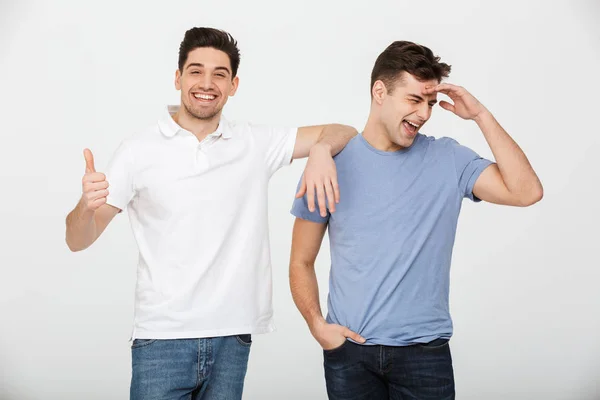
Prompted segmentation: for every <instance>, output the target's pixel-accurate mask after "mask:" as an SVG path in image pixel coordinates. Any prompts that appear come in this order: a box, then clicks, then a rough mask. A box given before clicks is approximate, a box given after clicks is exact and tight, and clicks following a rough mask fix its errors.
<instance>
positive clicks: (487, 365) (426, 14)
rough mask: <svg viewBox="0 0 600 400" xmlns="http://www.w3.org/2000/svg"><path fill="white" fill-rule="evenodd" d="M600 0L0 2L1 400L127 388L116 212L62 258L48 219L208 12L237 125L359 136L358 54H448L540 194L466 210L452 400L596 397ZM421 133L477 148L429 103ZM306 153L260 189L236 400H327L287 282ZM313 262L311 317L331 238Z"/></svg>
mask: <svg viewBox="0 0 600 400" xmlns="http://www.w3.org/2000/svg"><path fill="white" fill-rule="evenodd" d="M599 10H600V5H599V3H598V2H597V1H595V0H589V1H571V2H567V1H558V2H554V3H553V4H552V3H550V2H545V1H544V2H542V1H502V2H500V1H495V2H479V1H462V2H449V1H445V2H432V1H429V2H415V1H411V2H408V1H369V2H363V3H362V4H350V2H347V1H335V2H333V1H332V2H328V1H308V2H306V1H302V2H295V3H288V2H280V1H276V0H262V1H251V2H250V1H248V2H242V1H239V2H236V3H233V2H228V1H218V2H216V1H213V2H205V1H193V2H191V1H190V2H171V4H169V5H167V4H166V2H162V3H161V5H159V4H151V3H150V2H139V3H128V2H123V1H121V2H100V1H95V2H81V1H77V2H76V1H73V2H71V3H67V2H52V3H51V2H42V1H40V2H33V1H12V2H7V1H6V0H3V1H2V2H1V3H0V52H1V56H0V87H1V92H0V93H1V94H0V96H1V97H0V101H1V103H0V106H1V110H2V126H1V131H2V142H1V145H0V167H1V168H0V174H1V175H0V176H1V179H2V186H1V187H2V189H1V193H2V196H1V201H2V203H1V205H2V207H0V213H1V216H0V217H1V220H0V221H1V222H0V235H1V244H0V246H1V247H0V248H1V251H0V268H1V271H2V276H1V277H0V321H1V322H0V323H1V326H0V398H1V399H19V400H29V399H44V400H51V399H60V400H67V399H126V398H128V395H129V382H130V373H131V364H130V357H131V355H130V343H129V335H130V333H131V323H132V317H133V300H134V287H135V276H136V272H135V267H136V262H137V248H136V244H135V241H134V239H133V236H132V234H131V230H130V227H129V221H128V217H127V214H124V215H120V216H118V217H116V219H115V220H114V221H113V223H112V224H111V225H110V226H109V228H108V229H107V231H106V232H105V233H104V235H103V236H102V237H101V238H100V239H99V240H98V241H97V242H96V243H95V244H94V245H93V246H92V247H91V248H89V249H88V250H86V251H83V252H80V253H71V252H70V251H69V250H68V248H67V246H66V244H65V241H64V236H65V224H64V220H65V216H66V215H67V213H68V212H69V211H70V210H71V209H72V207H73V206H74V205H75V204H76V202H77V201H78V199H79V196H80V193H81V177H82V175H83V173H84V159H83V155H82V151H83V149H84V148H85V147H89V148H90V149H92V151H93V152H94V155H95V157H96V167H97V169H98V170H99V171H102V170H103V168H104V167H105V166H106V164H107V162H108V160H109V158H110V156H111V155H112V153H113V151H114V150H115V149H116V147H117V145H118V144H119V143H120V142H121V140H123V139H124V138H126V137H127V136H129V135H131V134H133V133H134V132H136V131H138V130H139V129H140V128H142V127H145V126H147V125H148V124H150V123H153V122H154V121H155V120H156V119H157V118H158V115H159V113H160V112H161V111H162V110H163V107H164V106H165V105H166V104H178V102H179V93H178V92H177V91H176V90H175V89H174V85H173V79H174V74H175V69H176V66H177V51H178V47H179V43H180V41H181V40H182V38H183V34H184V32H185V31H186V30H187V29H188V28H191V27H193V26H212V27H217V28H222V29H225V30H228V31H230V32H231V33H232V34H233V35H234V37H235V38H236V39H237V40H238V42H239V47H240V49H241V53H242V61H241V66H240V71H239V76H240V88H239V91H238V94H237V95H236V96H235V97H233V98H231V99H230V100H229V104H227V106H226V108H225V115H226V116H227V117H228V118H229V119H234V120H249V121H252V122H261V123H269V124H276V125H308V124H318V123H328V122H340V123H346V124H351V125H353V126H355V127H357V129H359V130H361V129H362V128H363V127H364V124H365V122H366V119H367V115H368V111H369V103H370V99H369V78H370V72H371V68H372V66H373V63H374V62H375V59H376V57H377V55H378V54H379V53H380V52H381V51H383V49H384V48H385V47H386V46H387V45H388V44H390V43H391V42H392V41H394V40H411V41H415V42H418V43H421V44H424V45H427V46H428V47H430V48H431V49H432V50H433V51H434V52H435V54H438V55H440V56H441V57H442V60H443V61H446V62H448V63H449V64H451V65H452V66H453V70H452V74H451V77H450V79H448V82H451V83H455V84H459V85H461V86H464V87H465V88H467V89H468V90H469V91H470V92H471V93H473V94H474V95H475V96H476V97H477V98H479V99H480V100H481V102H482V103H483V104H484V105H486V106H487V107H488V108H489V109H490V110H491V111H492V112H493V113H494V115H495V116H496V117H497V119H498V120H499V121H500V122H501V123H502V125H503V126H504V127H505V128H506V130H507V131H508V132H509V133H510V134H511V135H512V136H513V137H514V138H515V140H516V141H517V142H518V143H519V144H520V145H521V147H522V148H523V149H524V150H525V152H526V154H527V156H528V157H529V159H530V161H531V163H532V165H533V166H534V168H535V169H536V171H537V172H538V174H539V176H540V178H541V180H542V182H543V184H544V188H545V197H544V199H543V200H542V201H541V202H540V203H538V204H536V205H534V206H533V207H530V208H525V209H519V208H508V207H500V206H494V205H491V204H484V203H481V204H473V203H471V202H469V201H468V200H465V201H464V203H463V204H464V205H463V210H462V214H461V218H460V221H459V227H458V233H457V239H456V244H455V248H454V256H453V264H452V275H451V299H450V303H451V312H452V316H453V319H454V323H455V335H454V337H453V339H452V341H451V345H452V346H451V347H452V351H453V357H454V368H455V375H456V388H457V394H458V398H459V399H477V400H480V399H498V400H506V399H544V400H550V399H553V400H554V399H556V400H558V399H564V400H567V399H569V400H570V399H577V400H579V399H581V400H587V399H590V400H591V399H599V398H600V388H599V383H598V382H599V380H600V342H599V341H598V338H597V336H598V332H600V290H599V289H598V286H599V282H600V261H599V256H598V246H599V245H598V239H599V235H598V227H599V223H600V218H599V217H600V212H599V211H598V208H599V207H598V195H599V190H598V183H599V182H600V168H598V162H597V158H598V154H599V153H598V145H600V139H599V133H600V132H599V130H598V123H599V122H598V113H599V106H600V104H599V102H598V100H597V98H598V89H599V84H598V71H600V28H599V27H598V21H599V20H600V11H599ZM439 98H440V99H443V98H444V96H440V97H439ZM423 133H426V134H428V135H432V136H436V137H440V136H450V137H453V138H455V139H457V140H458V141H459V142H461V143H462V144H465V145H467V146H469V147H471V148H473V149H475V150H476V151H478V152H479V153H480V154H481V155H483V156H486V157H491V152H490V150H489V148H488V147H487V144H486V142H485V141H484V139H483V136H482V135H481V134H480V132H479V131H478V129H477V127H476V125H475V123H473V122H468V121H463V120H460V119H459V118H458V117H455V116H454V115H452V114H450V113H448V112H446V111H444V110H443V109H441V108H439V107H436V108H435V110H434V113H433V116H432V118H431V120H430V122H429V123H428V124H427V125H426V126H425V128H424V129H423ZM304 166H305V160H299V161H295V162H294V163H293V164H292V166H291V167H288V168H285V169H283V170H280V171H279V172H278V173H277V174H276V175H275V176H274V177H273V179H272V181H271V185H270V192H269V204H270V213H269V218H270V229H271V230H270V232H271V253H272V262H273V277H274V307H275V318H276V325H277V328H278V329H277V331H276V332H275V333H272V334H268V335H255V336H254V344H253V347H252V351H251V357H250V363H249V369H248V375H247V378H246V386H245V395H244V398H245V399H325V398H326V392H325V382H324V378H323V368H322V361H323V360H322V352H321V350H320V348H319V346H318V344H317V343H316V341H314V340H313V338H312V337H311V336H310V334H309V332H308V329H307V328H306V325H305V323H304V320H303V319H302V318H301V316H300V314H299V312H298V311H297V310H296V308H295V306H294V304H293V301H292V298H291V295H290V291H289V285H288V262H289V252H290V243H291V230H292V224H293V221H294V219H293V217H292V216H291V215H290V213H289V210H290V207H291V204H292V200H293V197H294V192H295V188H296V185H297V182H298V178H299V177H300V174H301V173H302V171H303V169H304ZM207 189H208V190H210V189H209V188H207ZM341 190H342V200H341V201H344V200H343V188H342V189H341ZM218 206H219V205H218V204H215V212H218V211H217V210H218ZM316 267H317V271H318V272H317V273H318V278H319V284H320V290H321V294H322V304H323V308H324V311H325V299H326V292H327V279H328V271H329V243H328V242H327V240H326V241H325V243H324V245H323V250H322V253H321V254H320V256H319V258H318V262H317V266H316Z"/></svg>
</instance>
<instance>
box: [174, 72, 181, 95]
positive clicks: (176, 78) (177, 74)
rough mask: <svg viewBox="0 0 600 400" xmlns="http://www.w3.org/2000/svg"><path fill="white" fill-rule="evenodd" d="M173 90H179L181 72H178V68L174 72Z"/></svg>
mask: <svg viewBox="0 0 600 400" xmlns="http://www.w3.org/2000/svg"><path fill="white" fill-rule="evenodd" d="M175 89H177V90H181V71H179V68H178V69H177V71H175Z"/></svg>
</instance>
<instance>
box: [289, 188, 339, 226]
mask: <svg viewBox="0 0 600 400" xmlns="http://www.w3.org/2000/svg"><path fill="white" fill-rule="evenodd" d="M301 183H302V177H300V182H298V186H297V188H296V192H297V191H298V189H299V188H300V184H301ZM316 201H317V196H316V194H315V211H313V212H310V210H309V209H308V200H307V197H306V194H305V195H304V196H302V197H301V198H299V199H294V203H293V204H292V210H291V211H290V212H291V214H292V215H293V216H295V217H298V218H301V219H305V220H307V221H312V222H317V223H321V224H326V223H327V222H328V221H329V216H330V213H329V210H327V216H326V217H321V214H320V213H319V207H318V205H317V204H316Z"/></svg>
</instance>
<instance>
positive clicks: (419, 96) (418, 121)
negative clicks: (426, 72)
mask: <svg viewBox="0 0 600 400" xmlns="http://www.w3.org/2000/svg"><path fill="white" fill-rule="evenodd" d="M438 83H439V82H438V81H437V79H431V80H426V81H420V80H418V79H417V78H416V77H415V76H413V75H411V74H409V73H408V72H402V73H401V74H400V76H399V77H398V79H397V80H396V81H395V82H394V83H392V84H389V83H388V86H389V89H388V88H387V87H386V85H385V84H384V83H383V82H382V81H377V82H375V84H374V85H373V101H374V102H375V104H376V105H377V107H378V109H379V110H378V118H379V122H380V124H381V125H382V126H383V127H384V128H385V131H386V134H387V138H388V139H389V141H390V142H391V143H393V144H395V145H396V146H398V147H400V148H405V147H410V145H412V143H413V141H414V140H415V137H416V136H417V133H418V132H419V130H420V129H421V128H422V127H423V125H424V124H425V123H426V122H427V120H429V118H430V117H431V111H432V108H433V106H434V105H435V104H436V103H437V96H436V94H435V93H433V94H429V95H426V94H424V93H423V92H424V90H425V88H426V87H429V86H435V85H437V84H438Z"/></svg>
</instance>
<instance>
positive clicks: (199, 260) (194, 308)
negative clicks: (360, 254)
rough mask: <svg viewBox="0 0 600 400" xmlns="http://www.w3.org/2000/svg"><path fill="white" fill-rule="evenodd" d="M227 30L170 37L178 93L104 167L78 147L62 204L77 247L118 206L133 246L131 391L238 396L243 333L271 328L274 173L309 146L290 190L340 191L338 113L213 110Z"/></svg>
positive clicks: (344, 134) (227, 71)
mask: <svg viewBox="0 0 600 400" xmlns="http://www.w3.org/2000/svg"><path fill="white" fill-rule="evenodd" d="M239 62H240V56H239V50H238V48H237V43H236V41H235V40H234V39H233V38H232V37H231V35H229V34H228V33H226V32H223V31H220V30H216V29H211V28H193V29H190V30H189V31H187V32H186V34H185V37H184V39H183V41H182V43H181V46H180V49H179V68H178V70H177V71H176V77H175V86H176V88H177V90H180V91H181V105H180V106H170V107H168V108H167V110H165V112H164V114H163V115H162V116H161V117H160V119H159V121H158V123H157V124H156V125H154V126H151V127H149V128H148V129H146V130H143V131H142V132H141V133H139V134H137V135H134V136H131V137H130V138H128V139H126V140H124V141H123V142H122V143H121V145H120V146H119V148H118V150H117V151H116V152H115V154H114V156H113V158H112V160H111V162H110V164H109V166H108V168H107V169H106V174H102V173H100V172H96V170H95V166H94V161H93V156H92V153H91V152H90V151H89V150H87V149H86V150H85V151H84V155H85V159H86V173H85V175H84V177H83V195H82V197H81V200H80V201H79V203H78V205H77V206H76V207H75V209H74V210H73V211H72V212H71V213H70V214H69V216H68V217H67V229H66V240H67V244H68V246H69V248H70V249H71V250H72V251H79V250H83V249H85V248H87V247H88V246H90V245H91V244H92V243H93V242H94V241H95V240H96V239H97V238H98V237H99V236H100V234H101V233H102V231H103V230H104V229H105V228H106V226H107V225H108V224H109V222H110V221H111V220H112V219H113V217H114V216H115V215H117V214H118V213H119V212H121V210H124V209H126V208H127V210H128V212H129V217H130V221H131V225H132V229H133V234H134V236H135V239H136V241H137V244H138V247H139V264H138V274H137V287H136V300H135V318H134V324H133V335H132V339H133V344H132V381H131V398H132V399H200V398H201V399H211V400H212V399H239V398H241V395H242V390H243V384H244V377H245V374H246V367H247V362H248V355H249V351H250V344H251V336H250V335H251V334H254V333H266V332H270V331H272V330H273V310H272V306H271V285H272V283H271V262H270V254H269V252H270V251H269V235H268V224H267V193H268V190H267V188H268V182H269V179H270V177H271V176H272V175H273V173H274V172H275V171H277V170H278V169H279V168H280V167H282V166H285V165H288V164H290V162H291V160H292V159H294V158H302V157H307V156H309V160H308V162H307V167H306V170H305V173H304V176H305V177H306V178H305V183H304V184H303V185H302V188H301V190H300V191H299V193H298V196H302V195H304V193H307V195H310V196H311V197H310V199H311V200H309V202H312V207H313V210H314V208H315V204H314V202H315V198H314V194H315V193H316V194H317V203H318V207H319V209H320V211H321V213H323V214H324V213H325V212H326V204H325V201H326V196H327V201H328V207H329V209H330V210H331V211H334V210H335V203H336V202H337V201H339V192H338V190H337V177H336V172H335V164H334V162H333V159H332V155H335V154H337V153H338V152H339V151H340V150H341V149H342V148H343V147H344V146H345V145H346V143H347V142H348V141H349V140H350V139H351V138H352V137H353V136H354V135H356V133H357V132H356V130H355V129H354V128H351V127H347V126H343V125H323V126H311V127H301V128H293V129H291V128H275V127H268V126H261V125H252V124H248V123H234V122H230V121H226V120H225V119H224V118H222V117H221V112H222V109H223V106H224V105H225V103H226V102H227V99H228V97H229V96H233V95H234V94H235V92H236V90H237V87H238V77H237V70H238V66H239Z"/></svg>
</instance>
